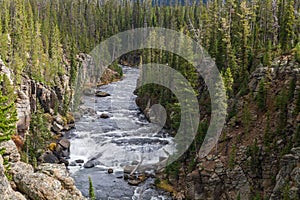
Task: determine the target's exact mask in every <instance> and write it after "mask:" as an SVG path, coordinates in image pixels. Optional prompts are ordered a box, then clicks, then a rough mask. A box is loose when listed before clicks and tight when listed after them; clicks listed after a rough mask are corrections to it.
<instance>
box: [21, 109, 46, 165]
mask: <svg viewBox="0 0 300 200" xmlns="http://www.w3.org/2000/svg"><path fill="white" fill-rule="evenodd" d="M51 138H52V136H51V132H50V130H49V129H48V121H47V119H46V117H45V115H44V112H43V111H42V109H41V106H40V105H39V104H38V106H37V110H36V112H35V113H33V114H32V116H31V123H30V134H28V135H27V136H26V138H25V145H24V148H25V149H24V151H25V152H26V154H27V157H28V162H29V163H31V164H36V160H37V158H38V157H39V156H40V155H41V153H42V152H43V150H44V148H45V146H46V144H47V143H49V141H50V139H51Z"/></svg>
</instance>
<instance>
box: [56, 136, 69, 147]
mask: <svg viewBox="0 0 300 200" xmlns="http://www.w3.org/2000/svg"><path fill="white" fill-rule="evenodd" d="M58 144H59V145H60V146H62V147H63V148H64V149H70V145H71V143H70V141H69V140H68V139H66V138H63V139H61V140H60V141H59V142H58Z"/></svg>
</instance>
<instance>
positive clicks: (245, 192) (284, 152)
mask: <svg viewBox="0 0 300 200" xmlns="http://www.w3.org/2000/svg"><path fill="white" fill-rule="evenodd" d="M249 80H250V81H249V83H248V86H247V92H246V93H245V94H241V93H239V94H237V95H236V96H233V97H232V98H230V99H229V101H228V102H229V110H228V111H229V115H228V119H227V122H226V125H225V127H224V130H223V133H222V135H221V137H220V139H219V142H218V145H217V146H216V147H215V148H214V149H213V150H212V151H211V153H210V154H209V155H208V156H206V157H205V158H204V159H199V158H198V157H197V154H195V152H194V153H193V150H192V151H189V152H188V153H187V155H186V156H184V157H183V158H182V159H181V160H180V162H178V163H176V164H173V165H172V166H170V167H169V169H167V170H166V174H165V175H162V176H161V177H160V181H162V180H168V182H169V183H170V184H171V185H172V186H173V187H174V188H175V190H176V191H177V192H178V193H177V192H175V193H174V194H176V195H177V197H178V198H179V197H180V196H181V197H182V196H185V198H187V199H295V200H296V199H298V198H299V195H300V179H299V178H300V173H299V172H300V157H299V156H300V125H299V124H300V112H299V111H300V64H299V63H298V62H296V61H295V60H294V58H293V57H292V56H283V57H280V58H278V59H276V60H275V61H274V62H273V64H272V65H271V67H269V68H266V67H259V68H257V70H255V71H254V72H253V73H252V74H251V76H250V79H249ZM176 195H175V196H176Z"/></svg>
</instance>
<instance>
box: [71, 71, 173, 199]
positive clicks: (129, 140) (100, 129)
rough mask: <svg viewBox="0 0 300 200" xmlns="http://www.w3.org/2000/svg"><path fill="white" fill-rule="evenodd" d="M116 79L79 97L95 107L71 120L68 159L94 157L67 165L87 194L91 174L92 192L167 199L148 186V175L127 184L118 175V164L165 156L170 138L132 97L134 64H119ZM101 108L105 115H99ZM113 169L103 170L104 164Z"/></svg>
mask: <svg viewBox="0 0 300 200" xmlns="http://www.w3.org/2000/svg"><path fill="white" fill-rule="evenodd" d="M123 73H124V78H123V79H122V80H121V81H118V82H114V83H111V84H109V85H105V86H101V87H100V88H97V89H98V90H101V91H103V92H107V93H109V94H110V96H107V97H94V96H85V97H84V105H83V106H84V107H85V108H90V109H92V110H95V112H96V113H95V114H94V115H91V114H86V115H84V116H83V117H82V118H81V119H80V121H78V122H77V123H76V129H75V130H73V132H72V133H71V136H72V137H71V139H70V141H71V150H70V151H71V155H70V162H73V163H74V161H75V160H78V159H81V160H83V161H84V162H85V163H86V162H87V161H89V160H91V159H92V160H94V162H95V163H96V166H95V167H94V168H84V167H83V165H82V166H79V165H77V166H73V167H70V171H71V174H72V177H73V178H74V179H75V184H76V186H77V187H78V189H80V190H81V191H82V193H83V195H85V196H88V189H89V182H88V177H91V179H92V181H93V186H94V188H95V194H96V198H97V199H100V200H102V199H103V200H106V199H118V200H123V199H124V200H125V199H132V200H138V199H149V200H159V199H160V200H163V199H166V200H167V199H171V198H170V196H169V195H168V194H166V193H165V192H163V191H160V190H158V189H156V188H155V187H154V186H153V182H154V179H153V178H149V179H148V180H146V181H145V182H144V183H142V184H140V185H139V186H131V185H129V184H128V183H127V181H125V180H124V179H123V178H122V177H123V168H124V167H125V166H127V165H131V164H133V163H135V164H136V163H138V162H140V161H141V160H142V164H143V165H144V164H145V165H149V164H154V163H157V162H158V161H159V159H160V158H164V157H167V155H166V152H170V151H172V144H173V138H172V137H170V136H168V134H167V133H166V131H164V130H163V129H162V127H160V126H159V125H157V124H153V123H150V122H148V121H147V120H146V119H145V117H144V115H143V114H142V113H141V111H140V110H139V108H138V106H137V105H136V103H135V99H136V96H135V95H134V94H133V92H134V90H135V89H136V85H137V80H138V77H139V69H136V68H129V67H123ZM102 114H105V115H106V116H108V117H109V118H106V119H104V118H100V116H101V115H102ZM110 168H111V169H113V171H114V173H112V174H108V172H107V170H108V169H110Z"/></svg>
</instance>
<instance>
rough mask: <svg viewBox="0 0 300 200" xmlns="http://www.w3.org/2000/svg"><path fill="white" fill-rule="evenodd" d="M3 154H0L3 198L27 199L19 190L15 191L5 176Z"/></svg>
mask: <svg viewBox="0 0 300 200" xmlns="http://www.w3.org/2000/svg"><path fill="white" fill-rule="evenodd" d="M2 164H3V159H2V156H0V196H1V199H3V200H11V199H13V200H26V198H25V197H24V196H23V195H22V194H21V193H19V192H15V191H14V190H13V189H12V188H11V185H10V183H9V181H8V179H7V177H6V176H5V173H4V172H5V169H4V166H3V165H2Z"/></svg>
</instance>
